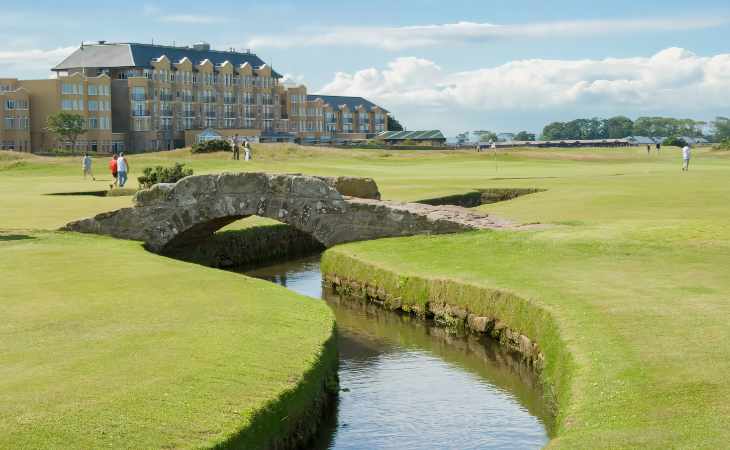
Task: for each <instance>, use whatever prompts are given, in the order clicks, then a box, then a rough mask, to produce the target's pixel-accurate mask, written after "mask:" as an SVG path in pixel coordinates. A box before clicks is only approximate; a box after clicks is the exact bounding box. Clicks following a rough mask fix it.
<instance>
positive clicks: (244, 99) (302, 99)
mask: <svg viewBox="0 0 730 450" xmlns="http://www.w3.org/2000/svg"><path fill="white" fill-rule="evenodd" d="M52 70H53V72H55V74H56V77H55V78H52V79H47V80H18V79H15V78H0V105H1V107H0V149H4V150H16V151H29V152H43V151H49V150H52V149H54V148H58V147H67V146H68V143H63V142H58V140H57V138H56V137H55V136H54V135H53V134H52V133H50V132H48V131H47V130H46V122H47V119H48V116H50V115H52V114H54V113H57V112H59V111H67V112H71V113H75V114H79V115H81V116H83V118H84V120H85V123H86V132H85V133H84V134H83V135H82V136H81V137H80V138H79V140H78V142H77V144H76V146H77V148H76V150H78V151H91V152H107V153H108V152H119V151H130V152H144V151H158V150H170V149H173V148H181V147H185V146H190V145H192V144H194V143H196V142H199V141H202V140H207V139H228V138H230V137H232V136H234V135H238V136H239V137H240V138H241V139H248V140H253V141H261V142H291V141H298V142H303V143H329V142H331V143H338V142H343V141H356V140H364V139H368V138H371V137H373V136H375V135H377V134H379V133H382V132H385V131H387V125H388V114H389V113H388V111H386V110H385V109H383V108H381V107H379V106H377V105H375V104H373V103H372V102H370V101H368V100H366V99H364V98H361V97H340V96H327V95H313V94H308V93H307V88H306V86H303V85H299V86H291V85H285V84H283V83H281V79H282V77H281V75H279V74H278V73H277V72H276V71H274V70H273V69H272V68H271V66H270V65H268V64H266V63H265V62H263V61H262V60H261V59H260V58H259V57H258V56H256V55H255V54H253V53H251V52H236V51H216V50H211V49H210V46H209V45H208V44H204V43H202V44H195V45H194V46H192V47H172V46H161V45H148V44H135V43H106V42H104V41H100V42H98V43H96V44H84V45H82V46H81V47H80V48H79V49H77V50H76V51H75V52H74V53H72V54H71V55H70V56H69V57H67V58H66V59H65V60H64V61H62V62H61V63H60V64H58V65H57V66H55V67H54V68H53V69H52Z"/></svg>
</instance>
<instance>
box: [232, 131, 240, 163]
mask: <svg viewBox="0 0 730 450" xmlns="http://www.w3.org/2000/svg"><path fill="white" fill-rule="evenodd" d="M233 159H234V160H239V159H241V150H240V149H239V148H238V134H236V135H235V136H234V137H233Z"/></svg>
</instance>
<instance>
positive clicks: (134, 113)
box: [132, 109, 150, 117]
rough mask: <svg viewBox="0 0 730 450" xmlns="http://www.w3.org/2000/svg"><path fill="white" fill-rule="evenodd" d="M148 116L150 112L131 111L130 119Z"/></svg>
mask: <svg viewBox="0 0 730 450" xmlns="http://www.w3.org/2000/svg"><path fill="white" fill-rule="evenodd" d="M149 116H150V110H149V109H146V110H135V111H132V117H149Z"/></svg>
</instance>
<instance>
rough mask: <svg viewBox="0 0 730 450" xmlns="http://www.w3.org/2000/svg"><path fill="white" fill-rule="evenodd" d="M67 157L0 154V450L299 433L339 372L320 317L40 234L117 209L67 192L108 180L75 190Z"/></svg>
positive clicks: (269, 292)
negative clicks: (70, 220) (0, 314)
mask: <svg viewBox="0 0 730 450" xmlns="http://www.w3.org/2000/svg"><path fill="white" fill-rule="evenodd" d="M77 159H78V158H65V157H64V158H42V157H34V156H28V155H20V154H14V153H8V152H0V211H1V213H0V273H2V274H3V282H2V284H1V285H2V288H0V310H2V311H3V321H2V323H1V324H0V335H2V339H0V448H100V447H113V448H163V447H166V448H201V447H213V446H219V447H222V448H227V447H237V448H240V447H244V448H270V447H273V446H274V445H282V444H286V445H289V444H294V443H296V442H295V441H296V439H298V438H304V437H306V436H307V435H310V434H311V432H312V431H313V427H314V425H316V421H317V409H318V408H320V407H323V406H324V404H323V402H324V401H325V400H326V399H327V397H328V395H329V393H328V390H327V388H329V389H331V388H332V387H333V384H332V381H333V376H334V370H335V368H336V364H337V356H336V349H335V348H334V342H333V340H332V332H333V328H334V318H333V315H332V313H331V312H330V310H329V309H328V308H327V306H326V305H325V304H324V303H322V302H317V301H313V300H311V299H307V298H303V297H301V296H298V295H296V294H294V293H291V292H290V291H288V290H286V289H283V288H279V287H276V286H274V285H271V284H269V283H266V282H263V281H259V280H252V279H248V278H245V277H242V276H240V275H236V274H230V273H227V272H222V271H218V270H213V269H207V268H204V267H201V266H197V265H193V264H186V263H183V262H178V261H175V260H170V259H167V258H163V257H160V256H157V255H153V254H150V253H148V252H146V251H145V250H144V249H142V247H141V245H140V244H139V243H135V242H127V241H119V240H114V239H108V238H103V237H95V236H87V235H77V234H73V233H58V232H53V231H52V229H54V228H56V227H57V226H58V225H60V224H61V223H64V222H66V221H67V220H68V218H69V217H72V216H76V217H84V216H86V215H89V214H94V213H96V212H100V211H105V210H110V209H115V208H118V207H121V206H127V205H129V204H130V201H131V197H129V196H119V197H100V196H98V195H81V194H82V193H84V192H88V191H98V190H100V189H101V190H104V189H105V188H108V183H109V180H108V179H109V178H110V177H109V176H104V175H100V176H97V178H99V179H101V180H100V181H97V182H93V181H91V180H83V179H82V178H81V177H80V176H79V173H78V172H79V171H78V170H77V169H78V167H77V166H78V164H77V161H76V160H77ZM101 163H102V161H101V160H97V162H96V164H97V165H101ZM105 178H107V179H105ZM57 193H63V194H66V193H77V194H76V195H49V194H57ZM248 225H249V224H244V225H243V226H248ZM326 383H327V384H326Z"/></svg>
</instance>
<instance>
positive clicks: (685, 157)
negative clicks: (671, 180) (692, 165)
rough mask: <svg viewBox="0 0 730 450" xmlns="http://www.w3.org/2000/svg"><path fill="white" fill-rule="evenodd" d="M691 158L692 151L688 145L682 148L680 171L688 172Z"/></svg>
mask: <svg viewBox="0 0 730 450" xmlns="http://www.w3.org/2000/svg"><path fill="white" fill-rule="evenodd" d="M691 157H692V149H691V148H690V146H689V144H687V145H685V146H684V148H682V171H683V172H687V171H688V170H689V160H690V158H691Z"/></svg>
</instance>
